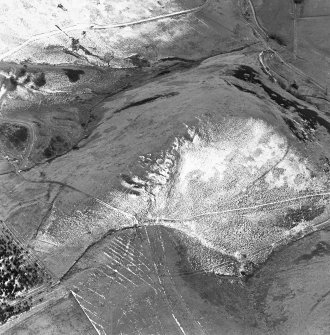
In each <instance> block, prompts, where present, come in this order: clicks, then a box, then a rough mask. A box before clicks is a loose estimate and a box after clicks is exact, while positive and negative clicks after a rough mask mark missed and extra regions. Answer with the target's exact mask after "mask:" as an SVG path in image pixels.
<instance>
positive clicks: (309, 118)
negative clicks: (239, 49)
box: [229, 65, 330, 134]
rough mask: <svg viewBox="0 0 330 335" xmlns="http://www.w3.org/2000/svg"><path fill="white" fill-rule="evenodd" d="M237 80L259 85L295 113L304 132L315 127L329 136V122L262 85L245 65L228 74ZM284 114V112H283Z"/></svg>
mask: <svg viewBox="0 0 330 335" xmlns="http://www.w3.org/2000/svg"><path fill="white" fill-rule="evenodd" d="M229 74H230V75H232V76H234V77H235V78H237V79H240V80H243V81H246V82H250V83H252V84H256V85H259V86H260V87H262V88H263V90H264V91H265V92H266V93H267V95H268V96H269V98H270V99H271V100H273V101H274V102H275V103H276V104H277V105H279V106H280V107H281V110H282V109H286V110H289V111H291V112H296V113H297V114H298V115H299V117H300V118H301V119H302V121H303V124H304V128H305V129H306V131H310V130H316V128H317V126H318V125H320V126H323V127H324V128H325V129H326V130H327V132H328V134H330V122H328V121H327V120H325V119H324V118H323V117H321V116H319V115H318V113H317V112H316V111H314V110H312V109H309V108H307V107H305V106H302V105H300V104H299V103H298V102H296V101H294V100H289V99H287V98H285V97H283V96H282V95H280V94H279V93H277V92H275V91H273V90H272V89H271V88H269V87H268V86H266V85H265V84H263V82H262V81H261V80H260V79H259V74H258V72H256V71H255V70H254V69H253V68H251V67H250V66H247V65H241V66H239V67H238V68H236V69H235V70H233V71H231V72H230V73H229ZM284 113H285V112H284Z"/></svg>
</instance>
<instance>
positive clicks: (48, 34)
mask: <svg viewBox="0 0 330 335" xmlns="http://www.w3.org/2000/svg"><path fill="white" fill-rule="evenodd" d="M210 2H211V0H205V1H204V3H203V4H202V5H200V6H197V7H194V8H191V9H186V10H182V11H178V12H174V13H169V14H163V15H158V16H154V17H151V18H148V19H142V20H137V21H132V22H126V23H119V24H107V25H99V24H96V23H95V24H93V23H92V24H76V25H74V26H71V27H67V28H63V29H62V32H64V33H68V32H71V31H75V30H106V29H116V28H125V27H131V26H136V25H140V24H143V23H149V22H155V21H158V20H164V19H168V18H174V17H177V16H181V15H187V14H190V13H195V12H199V11H201V10H202V9H204V8H205V7H207V6H208V5H209V3H210ZM62 32H61V31H60V30H52V31H48V32H45V33H41V34H36V35H34V36H32V37H30V38H29V39H28V40H26V41H25V42H23V43H22V44H20V45H18V46H17V47H15V48H13V49H11V50H9V51H7V52H5V53H3V54H2V55H0V61H2V60H4V58H6V57H9V56H11V55H12V54H14V53H16V52H17V51H19V50H21V49H22V48H24V47H26V46H28V45H30V44H31V43H33V42H36V41H38V40H41V39H45V38H49V37H51V36H56V35H59V34H61V33H62Z"/></svg>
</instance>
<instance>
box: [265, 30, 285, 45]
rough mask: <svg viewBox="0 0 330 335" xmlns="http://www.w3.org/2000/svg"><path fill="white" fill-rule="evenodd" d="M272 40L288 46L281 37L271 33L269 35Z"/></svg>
mask: <svg viewBox="0 0 330 335" xmlns="http://www.w3.org/2000/svg"><path fill="white" fill-rule="evenodd" d="M268 36H269V38H270V39H272V40H274V41H275V42H277V43H278V44H279V45H283V46H286V45H287V44H286V42H285V41H284V39H283V37H281V36H280V35H278V34H275V33H271V34H269V35H268Z"/></svg>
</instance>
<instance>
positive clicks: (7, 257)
mask: <svg viewBox="0 0 330 335" xmlns="http://www.w3.org/2000/svg"><path fill="white" fill-rule="evenodd" d="M0 223H1V224H2V222H0ZM1 228H2V229H1V233H0V323H5V322H6V321H7V320H8V319H9V318H10V317H12V316H14V315H17V314H20V313H22V312H24V311H27V310H29V309H30V308H31V305H32V297H31V298H30V299H25V298H24V295H25V293H27V292H28V291H29V290H30V289H32V288H34V287H36V286H40V285H42V284H43V283H45V281H46V276H45V273H44V272H43V269H42V268H41V267H40V266H39V264H38V263H37V262H36V261H33V260H32V258H31V255H30V254H29V252H28V251H26V250H24V249H23V247H21V246H20V245H19V243H17V242H16V240H15V239H14V237H13V236H12V234H11V233H10V232H9V231H8V230H7V229H6V228H4V227H3V226H2V227H1Z"/></svg>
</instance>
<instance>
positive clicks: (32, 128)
mask: <svg viewBox="0 0 330 335" xmlns="http://www.w3.org/2000/svg"><path fill="white" fill-rule="evenodd" d="M5 122H7V123H13V124H18V125H21V126H24V127H26V128H28V129H29V143H28V146H27V148H26V149H25V152H24V158H23V160H22V161H21V163H20V166H21V168H25V166H26V164H27V160H28V159H29V157H30V155H31V153H32V150H33V147H34V143H35V141H36V130H35V125H34V123H32V122H29V121H24V120H17V119H12V118H9V117H5V116H2V115H1V114H0V123H5Z"/></svg>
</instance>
